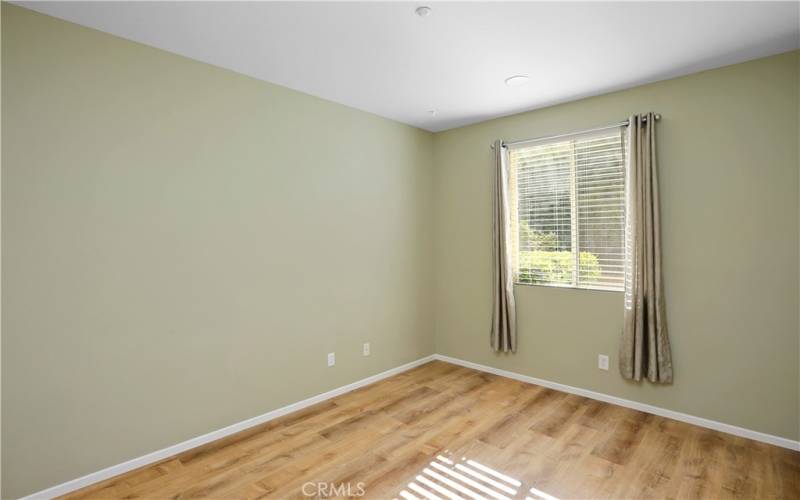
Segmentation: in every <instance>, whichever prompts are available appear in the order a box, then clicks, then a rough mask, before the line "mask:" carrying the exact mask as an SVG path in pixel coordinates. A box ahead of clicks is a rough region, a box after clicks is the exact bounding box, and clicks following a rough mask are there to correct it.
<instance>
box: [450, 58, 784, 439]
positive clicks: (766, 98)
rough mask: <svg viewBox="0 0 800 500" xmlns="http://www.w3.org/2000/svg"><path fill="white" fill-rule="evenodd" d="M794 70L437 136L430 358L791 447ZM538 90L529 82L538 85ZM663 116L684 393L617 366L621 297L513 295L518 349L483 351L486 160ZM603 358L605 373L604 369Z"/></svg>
mask: <svg viewBox="0 0 800 500" xmlns="http://www.w3.org/2000/svg"><path fill="white" fill-rule="evenodd" d="M798 57H800V52H797V51H795V52H793V53H787V54H783V55H779V56H775V57H769V58H766V59H760V60H756V61H752V62H748V63H744V64H739V65H735V66H729V67H724V68H721V69H716V70H712V71H706V72H703V73H699V74H694V75H691V76H687V77H683V78H677V79H674V80H669V81H664V82H660V83H655V84H652V85H645V86H642V87H637V88H634V89H631V90H626V91H622V92H616V93H613V94H608V95H603V96H599V97H594V98H589V99H583V100H580V101H576V102H571V103H568V104H562V105H558V106H554V107H550V108H546V109H540V110H537V111H532V112H529V113H523V114H518V115H514V116H509V117H506V118H501V119H496V120H492V121H488V122H484V123H479V124H477V125H472V126H468V127H463V128H459V129H454V130H450V131H447V132H443V133H440V134H437V135H436V138H435V143H434V158H435V163H436V190H435V192H436V200H437V202H436V203H437V205H436V212H437V215H438V220H437V234H438V236H439V237H438V239H437V295H436V296H437V305H436V307H437V321H438V324H437V332H436V351H437V352H438V353H441V354H445V355H449V356H454V357H458V358H462V359H466V360H469V361H473V362H477V363H483V364H487V365H491V366H494V367H498V368H503V369H507V370H512V371H515V372H519V373H523V374H527V375H531V376H534V377H539V378H543V379H548V380H552V381H556V382H560V383H562V384H568V385H572V386H577V387H582V388H585V389H591V390H594V391H599V392H603V393H607V394H612V395H615V396H619V397H623V398H627V399H632V400H635V401H640V402H643V403H648V404H653V405H657V406H660V407H663V408H669V409H671V410H676V411H680V412H685V413H689V414H692V415H696V416H700V417H705V418H710V419H713V420H717V421H720V422H725V423H729V424H733V425H738V426H742V427H746V428H749V429H754V430H758V431H762V432H766V433H770V434H774V435H778V436H783V437H786V438H790V439H798V437H800V435H799V434H798V421H799V420H800V417H799V416H798V399H797V398H798V392H799V391H798V377H799V374H798V370H799V369H800V368H799V367H800V359H798V351H799V348H798V342H799V341H800V338H799V337H798V335H799V333H798V332H799V329H798V300H799V297H798V236H799V235H798V114H797V109H798ZM534 84H535V82H534ZM649 110H653V111H658V112H660V113H662V114H663V120H662V121H661V122H660V123H659V134H658V136H659V142H658V148H659V149H658V155H659V160H660V181H661V194H662V214H663V215H662V224H663V226H662V227H663V233H662V236H663V245H664V248H663V249H664V252H663V254H664V275H665V283H666V297H667V308H668V319H669V326H670V331H671V339H672V344H673V360H674V366H675V383H674V384H673V385H670V386H665V387H658V386H654V385H651V384H649V383H641V384H637V383H631V382H627V381H625V380H624V379H622V378H621V376H620V375H619V373H618V371H617V370H616V369H615V368H616V361H617V359H616V358H617V341H618V337H619V333H620V328H621V323H622V321H621V320H622V294H620V293H613V292H598V291H586V290H571V289H556V288H548V287H536V286H517V287H516V299H517V315H518V321H519V351H518V353H517V354H516V355H511V356H507V355H497V354H494V353H493V352H492V351H491V349H490V348H489V335H488V331H489V321H490V317H491V266H490V262H491V246H490V244H489V239H490V235H491V213H492V210H491V184H492V171H491V151H490V149H489V144H490V143H491V142H492V141H493V140H495V139H497V138H505V139H507V140H513V139H522V138H529V137H537V136H543V135H550V134H553V133H559V132H569V131H574V130H581V129H585V128H590V127H593V126H598V125H603V124H606V123H610V122H614V121H618V120H622V119H624V118H625V117H627V116H628V115H629V114H631V113H634V112H643V111H649ZM599 353H605V354H609V355H610V356H611V363H612V369H611V370H610V371H608V372H604V371H600V370H598V369H597V355H598V354H599Z"/></svg>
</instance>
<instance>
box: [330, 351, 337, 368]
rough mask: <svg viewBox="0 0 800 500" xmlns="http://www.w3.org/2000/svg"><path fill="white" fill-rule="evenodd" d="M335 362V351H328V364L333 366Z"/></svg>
mask: <svg viewBox="0 0 800 500" xmlns="http://www.w3.org/2000/svg"><path fill="white" fill-rule="evenodd" d="M335 364H336V353H335V352H329V353H328V366H333V365H335Z"/></svg>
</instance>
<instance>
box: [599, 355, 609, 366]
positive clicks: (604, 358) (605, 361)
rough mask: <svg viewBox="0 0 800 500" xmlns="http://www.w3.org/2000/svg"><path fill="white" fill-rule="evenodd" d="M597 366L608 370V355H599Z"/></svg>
mask: <svg viewBox="0 0 800 500" xmlns="http://www.w3.org/2000/svg"><path fill="white" fill-rule="evenodd" d="M597 367H598V368H600V369H601V370H608V356H606V355H605V354H598V355H597Z"/></svg>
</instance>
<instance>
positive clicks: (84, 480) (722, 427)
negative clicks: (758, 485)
mask: <svg viewBox="0 0 800 500" xmlns="http://www.w3.org/2000/svg"><path fill="white" fill-rule="evenodd" d="M433 360H440V361H445V362H447V363H452V364H455V365H460V366H465V367H467V368H473V369H475V370H480V371H483V372H487V373H493V374H495V375H500V376H501V377H508V378H512V379H515V380H520V381H522V382H527V383H530V384H536V385H541V386H543V387H548V388H550V389H555V390H557V391H562V392H568V393H570V394H577V395H579V396H584V397H587V398H590V399H596V400H598V401H604V402H606V403H611V404H615V405H619V406H624V407H626V408H632V409H634V410H639V411H643V412H645V413H652V414H654V415H659V416H661V417H667V418H671V419H674V420H679V421H681V422H686V423H689V424H694V425H697V426H700V427H706V428H708V429H713V430H716V431H720V432H725V433H727V434H733V435H735V436H740V437H744V438H748V439H753V440H755V441H761V442H763V443H769V444H773V445H776V446H780V447H783V448H788V449H790V450H798V451H800V441H793V440H791V439H787V438H782V437H779V436H773V435H771V434H765V433H763V432H757V431H753V430H750V429H744V428H742V427H736V426H735V425H730V424H724V423H722V422H717V421H714V420H709V419H706V418H701V417H695V416H693V415H687V414H686V413H680V412H677V411H672V410H667V409H664V408H659V407H658V406H652V405H648V404H645V403H639V402H636V401H631V400H628V399H623V398H618V397H616V396H610V395H608V394H603V393H600V392H594V391H590V390H588V389H581V388H578V387H572V386H569V385H564V384H559V383H557V382H551V381H549V380H543V379H539V378H536V377H530V376H528V375H522V374H519V373H515V372H510V371H506V370H501V369H499V368H493V367H491V366H486V365H481V364H478V363H473V362H471V361H464V360H463V359H458V358H451V357H450V356H444V355H441V354H432V355H430V356H425V357H424V358H420V359H418V360H416V361H412V362H410V363H406V364H404V365H402V366H398V367H396V368H392V369H391V370H386V371H385V372H382V373H378V374H377V375H372V376H371V377H367V378H364V379H361V380H358V381H356V382H353V383H352V384H348V385H344V386H342V387H338V388H336V389H333V390H330V391H328V392H324V393H322V394H318V395H316V396H313V397H310V398H308V399H304V400H302V401H298V402H297V403H292V404H290V405H287V406H284V407H282V408H278V409H276V410H272V411H270V412H267V413H264V414H263V415H259V416H257V417H253V418H250V419H247V420H243V421H241V422H237V423H235V424H233V425H229V426H227V427H223V428H222V429H219V430H216V431H212V432H209V433H208V434H203V435H202V436H197V437H195V438H192V439H189V440H187V441H183V442H182V443H178V444H174V445H172V446H168V447H166V448H163V449H161V450H158V451H154V452H152V453H148V454H147V455H143V456H141V457H138V458H134V459H132V460H128V461H127V462H123V463H121V464H117V465H113V466H111V467H107V468H105V469H102V470H99V471H97V472H92V473H91V474H87V475H85V476H83V477H79V478H77V479H73V480H71V481H67V482H66V483H61V484H58V485H56V486H53V487H51V488H47V489H45V490H42V491H39V492H36V493H33V494H31V495H28V496H26V497H24V498H23V499H22V500H32V499H43V498H54V497H58V496H61V495H66V494H67V493H71V492H73V491H76V490H79V489H81V488H85V487H87V486H91V485H92V484H95V483H99V482H100V481H105V480H106V479H110V478H112V477H114V476H118V475H120V474H124V473H126V472H130V471H132V470H134V469H138V468H140V467H144V466H146V465H150V464H152V463H155V462H158V461H160V460H164V459H165V458H169V457H171V456H174V455H177V454H179V453H183V452H184V451H187V450H190V449H192V448H196V447H198V446H201V445H204V444H206V443H210V442H212V441H216V440H218V439H222V438H224V437H226V436H230V435H232V434H236V433H237V432H241V431H243V430H246V429H249V428H251V427H255V426H256V425H260V424H263V423H265V422H268V421H270V420H273V419H275V418H278V417H281V416H283V415H286V414H288V413H292V412H294V411H297V410H302V409H303V408H306V407H308V406H311V405H314V404H317V403H320V402H322V401H325V400H327V399H331V398H334V397H336V396H340V395H342V394H344V393H346V392H350V391H352V390H355V389H358V388H359V387H364V386H365V385H369V384H372V383H374V382H378V381H379V380H383V379H385V378H388V377H391V376H392V375H397V374H398V373H402V372H404V371H407V370H410V369H412V368H415V367H417V366H419V365H422V364H424V363H427V362H429V361H433Z"/></svg>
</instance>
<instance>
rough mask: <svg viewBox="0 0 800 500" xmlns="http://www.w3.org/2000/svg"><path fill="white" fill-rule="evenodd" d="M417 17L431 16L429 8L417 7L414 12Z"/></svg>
mask: <svg viewBox="0 0 800 500" xmlns="http://www.w3.org/2000/svg"><path fill="white" fill-rule="evenodd" d="M414 12H415V13H416V14H417V15H418V16H419V17H428V16H430V15H431V8H430V7H428V6H426V5H423V6H421V7H417V8H416V10H415V11H414Z"/></svg>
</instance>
